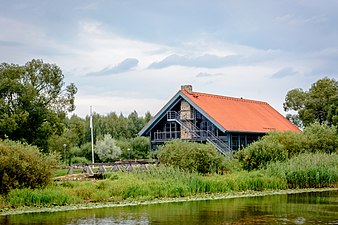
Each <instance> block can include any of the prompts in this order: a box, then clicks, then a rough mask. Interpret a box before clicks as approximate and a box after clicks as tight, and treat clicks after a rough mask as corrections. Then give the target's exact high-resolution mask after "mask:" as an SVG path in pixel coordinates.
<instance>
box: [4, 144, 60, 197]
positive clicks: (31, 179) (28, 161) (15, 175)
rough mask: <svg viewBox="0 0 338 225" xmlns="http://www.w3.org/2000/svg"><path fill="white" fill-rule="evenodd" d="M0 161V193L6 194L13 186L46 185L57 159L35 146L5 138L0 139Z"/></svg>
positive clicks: (33, 186) (34, 186)
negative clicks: (3, 139)
mask: <svg viewBox="0 0 338 225" xmlns="http://www.w3.org/2000/svg"><path fill="white" fill-rule="evenodd" d="M0 162H1V164H0V186H1V189H0V193H1V194H7V193H8V192H9V191H10V190H11V189H14V188H36V187H44V186H46V185H47V184H48V183H49V182H50V180H51V176H52V171H53V168H54V167H55V166H56V165H57V162H58V160H57V156H56V155H44V154H42V153H41V152H40V151H39V149H38V148H37V147H34V146H30V145H28V144H21V143H19V142H14V141H10V140H5V141H0Z"/></svg>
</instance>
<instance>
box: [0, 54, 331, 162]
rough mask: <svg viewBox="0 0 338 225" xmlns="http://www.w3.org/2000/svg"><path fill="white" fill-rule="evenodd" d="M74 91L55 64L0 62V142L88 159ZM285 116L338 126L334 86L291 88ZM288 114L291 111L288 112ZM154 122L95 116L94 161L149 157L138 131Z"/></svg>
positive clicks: (85, 125) (302, 123)
mask: <svg viewBox="0 0 338 225" xmlns="http://www.w3.org/2000/svg"><path fill="white" fill-rule="evenodd" d="M76 93H77V87H76V86H75V85H74V84H73V83H71V84H68V85H66V84H65V82H64V75H63V73H62V71H61V69H60V68H59V67H58V66H57V65H55V64H49V63H44V62H43V61H42V60H37V59H33V60H31V61H29V62H27V63H26V64H25V65H17V64H8V63H2V64H0V139H9V140H14V141H20V142H24V143H28V144H31V145H35V146H37V147H38V148H39V149H40V151H41V152H43V153H50V152H53V153H54V152H57V153H59V154H60V155H61V157H62V159H63V161H64V162H66V161H67V163H74V162H88V161H90V160H91V154H92V153H91V133H90V132H91V131H90V127H89V126H90V121H89V119H90V118H89V116H87V117H86V118H80V117H78V116H77V115H72V116H70V117H69V116H67V115H70V114H71V113H72V112H73V111H74V109H75V105H74V99H75V95H76ZM283 106H284V110H285V111H286V112H288V113H289V114H287V118H288V119H289V120H290V121H291V122H293V123H294V124H295V125H297V126H298V127H300V128H301V129H304V128H306V127H307V126H310V125H311V124H313V123H319V124H324V125H327V126H337V125H338V82H337V81H336V80H335V79H330V78H328V77H324V78H323V79H320V80H318V81H316V82H315V83H314V84H312V86H311V87H310V89H309V90H307V91H306V90H305V91H304V90H302V89H300V88H297V89H293V90H290V91H289V92H288V93H287V94H286V97H285V102H284V104H283ZM290 112H291V113H290ZM151 118H152V116H151V114H150V113H149V112H148V113H146V114H145V115H144V116H140V115H138V113H137V112H136V111H133V112H132V113H130V114H129V115H128V116H125V115H123V114H119V115H118V114H116V113H115V112H111V113H109V114H107V115H100V114H97V113H94V115H93V131H94V142H95V152H96V154H95V160H96V161H98V160H99V161H109V160H113V159H117V158H122V159H128V158H147V157H149V139H148V138H146V137H138V136H137V133H138V132H139V131H140V130H141V129H142V127H143V126H144V125H145V124H146V123H147V122H148V121H149V120H150V119H151Z"/></svg>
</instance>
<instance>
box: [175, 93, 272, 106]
mask: <svg viewBox="0 0 338 225" xmlns="http://www.w3.org/2000/svg"><path fill="white" fill-rule="evenodd" d="M181 92H183V93H184V94H187V95H192V96H193V97H198V96H206V97H211V98H220V99H226V100H233V101H242V102H251V103H257V104H265V105H269V104H268V103H267V102H263V101H258V100H251V99H244V98H236V97H230V96H223V95H215V94H208V93H202V92H195V91H194V92H192V94H189V93H188V92H187V91H182V90H181Z"/></svg>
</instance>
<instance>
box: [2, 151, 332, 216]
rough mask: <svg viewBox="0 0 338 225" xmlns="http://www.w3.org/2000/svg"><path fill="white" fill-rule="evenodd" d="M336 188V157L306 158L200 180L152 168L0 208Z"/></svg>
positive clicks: (36, 193)
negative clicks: (291, 189) (290, 189)
mask: <svg viewBox="0 0 338 225" xmlns="http://www.w3.org/2000/svg"><path fill="white" fill-rule="evenodd" d="M59 174H60V173H59ZM337 184H338V155H337V154H331V155H329V154H320V153H317V154H302V155H300V156H298V157H295V158H293V159H292V160H289V161H286V162H279V163H272V164H270V165H268V167H267V168H266V169H261V170H256V171H250V172H248V171H244V170H242V171H236V172H229V173H226V174H223V175H218V174H210V175H200V174H198V173H190V172H186V171H182V170H180V169H177V168H172V167H165V166H158V165H157V166H155V165H154V166H152V167H149V169H148V170H133V171H131V172H121V171H119V172H112V173H106V174H104V179H102V180H84V181H58V182H54V183H52V184H50V185H49V186H47V187H46V188H44V189H27V188H26V189H15V190H12V191H11V192H9V193H8V195H7V196H2V197H0V208H1V210H2V211H6V210H8V209H20V208H24V207H58V206H69V205H74V204H87V203H111V204H114V203H121V202H133V201H139V202H140V201H157V200H163V199H173V198H174V199H175V198H185V197H192V198H193V197H194V196H195V197H196V196H210V195H228V194H229V193H241V192H252V191H265V192H266V191H268V192H271V191H272V192H273V191H276V190H286V189H289V188H323V187H337Z"/></svg>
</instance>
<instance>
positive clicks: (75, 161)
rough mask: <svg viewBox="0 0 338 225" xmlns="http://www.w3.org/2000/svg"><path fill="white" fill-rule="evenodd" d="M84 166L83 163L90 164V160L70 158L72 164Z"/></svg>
mask: <svg viewBox="0 0 338 225" xmlns="http://www.w3.org/2000/svg"><path fill="white" fill-rule="evenodd" d="M81 163H82V164H85V163H90V160H88V159H87V158H86V157H78V156H76V157H73V158H72V164H81Z"/></svg>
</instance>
